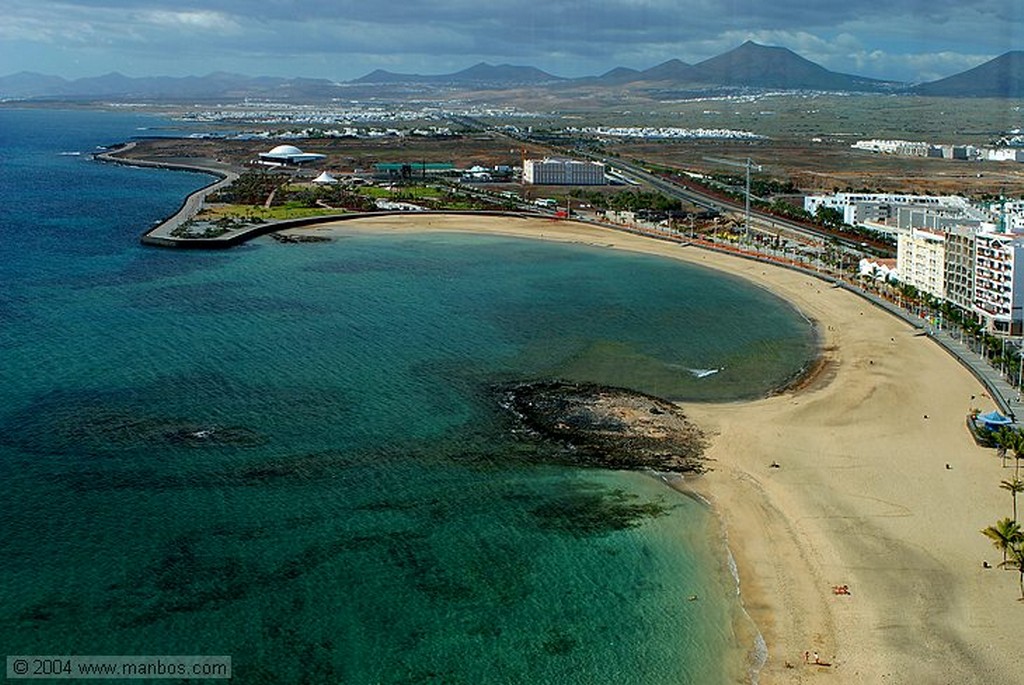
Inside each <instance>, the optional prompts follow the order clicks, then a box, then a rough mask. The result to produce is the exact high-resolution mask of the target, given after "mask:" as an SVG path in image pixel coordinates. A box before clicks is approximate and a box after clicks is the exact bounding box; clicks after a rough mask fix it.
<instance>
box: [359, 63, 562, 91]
mask: <svg viewBox="0 0 1024 685" xmlns="http://www.w3.org/2000/svg"><path fill="white" fill-rule="evenodd" d="M564 80H565V79H564V78H562V77H561V76H555V75H553V74H549V73H547V72H546V71H542V70H540V69H537V68H536V67H522V66H515V65H512V64H499V65H497V66H495V65H492V64H488V63H487V62H480V63H479V64H474V65H473V66H471V67H469V68H468V69H463V70H462V71H457V72H454V73H451V74H436V75H423V74H399V73H395V72H391V71H385V70H383V69H377V70H376V71H373V72H370V73H369V74H367V75H366V76H362V77H360V78H357V79H355V80H353V81H350V83H358V84H373V83H382V84H383V83H386V84H396V83H421V84H435V85H478V86H479V85H483V86H492V87H498V86H509V85H538V84H544V83H555V82H558V81H564Z"/></svg>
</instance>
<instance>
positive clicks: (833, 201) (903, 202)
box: [804, 193, 988, 235]
mask: <svg viewBox="0 0 1024 685" xmlns="http://www.w3.org/2000/svg"><path fill="white" fill-rule="evenodd" d="M819 207H828V208H831V209H836V210H838V211H840V212H842V214H843V222H844V223H847V224H850V225H851V226H867V227H868V228H872V229H875V230H876V231H880V232H882V233H889V234H890V235H895V234H896V229H897V228H909V227H910V226H909V225H905V224H901V223H899V216H900V213H901V211H903V210H907V209H913V210H917V211H918V212H919V213H925V214H931V215H941V216H945V217H954V218H956V219H958V220H959V219H973V220H986V219H988V216H987V215H986V214H985V213H984V212H983V211H981V210H979V209H977V208H975V207H973V206H972V205H971V203H970V202H968V201H967V199H966V198H963V197H960V196H959V195H895V194H891V193H836V194H835V195H808V196H806V197H805V198H804V209H805V210H806V211H808V212H810V213H811V214H814V213H815V212H817V211H818V208H819ZM918 223H919V224H920V222H918ZM918 227H921V226H920V225H918Z"/></svg>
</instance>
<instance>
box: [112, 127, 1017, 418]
mask: <svg viewBox="0 0 1024 685" xmlns="http://www.w3.org/2000/svg"><path fill="white" fill-rule="evenodd" d="M134 146H135V143H127V144H126V145H124V146H122V147H120V148H117V149H115V150H110V151H107V152H104V153H101V154H98V155H96V158H97V159H100V160H103V161H108V162H114V163H117V164H129V165H135V166H142V167H154V168H162V169H181V170H187V171H197V172H202V173H208V174H211V175H214V176H217V177H218V179H219V180H217V181H215V182H213V183H211V184H209V185H207V186H205V187H203V188H200V189H199V190H197V191H195V192H193V193H192V194H191V195H189V196H188V197H187V198H185V201H184V202H183V203H182V205H181V207H180V208H179V209H178V211H177V212H175V213H174V214H173V215H171V216H170V217H168V218H167V219H165V220H164V221H162V222H161V223H160V224H159V225H157V226H156V227H155V228H153V229H151V230H150V231H147V232H146V234H145V235H144V236H143V238H142V241H143V242H144V243H146V244H149V245H158V246H162V247H192V248H201V249H211V248H227V247H232V246H234V245H238V244H240V243H242V242H245V241H246V240H249V239H250V238H254V237H256V236H259V235H265V234H266V233H269V232H272V231H277V230H284V229H287V228H299V227H302V226H310V225H314V224H317V223H322V222H325V221H339V220H345V219H355V218H358V217H359V216H366V215H364V214H356V213H346V214H343V215H335V216H322V217H310V218H305V219H293V220H286V221H279V222H268V223H266V224H261V225H257V226H253V227H250V228H248V229H244V230H241V231H233V232H231V233H230V234H227V235H224V236H219V237H216V238H206V239H200V238H178V237H175V236H174V235H173V231H174V230H175V229H176V228H178V227H179V226H180V225H181V224H183V223H184V222H186V221H188V220H189V219H191V218H192V217H194V216H195V215H196V214H197V213H198V212H199V210H200V209H201V208H202V205H203V201H204V200H205V199H206V197H207V196H208V195H209V194H210V193H212V192H214V191H216V190H219V189H220V188H223V187H225V186H227V185H230V184H231V183H232V182H234V181H235V179H237V178H238V176H239V174H238V172H237V171H235V170H233V169H231V168H230V167H229V166H228V165H226V164H218V163H216V162H213V161H211V160H195V161H193V160H189V161H188V162H181V163H178V162H172V161H168V162H164V161H151V160H136V159H129V158H124V157H121V156H119V155H122V154H123V153H125V152H128V151H129V150H131V149H132V148H133V147H134ZM381 213H385V212H374V213H371V214H370V215H378V214H381ZM428 213H429V212H424V214H428ZM457 213H464V214H486V215H512V216H524V215H526V214H527V213H525V212H500V211H494V212H491V211H479V212H457ZM581 220H582V221H584V222H585V223H590V224H593V225H595V226H600V227H603V228H610V229H614V230H619V231H624V232H627V233H635V234H638V235H644V236H647V237H650V238H656V239H658V240H666V241H669V242H674V243H678V244H680V245H683V246H687V245H693V246H695V247H699V248H703V249H706V250H714V251H717V252H724V253H727V254H732V255H735V256H738V257H742V258H745V259H751V260H754V261H761V262H768V263H772V264H777V265H779V266H783V267H785V268H788V269H793V270H796V271H800V272H803V273H805V274H807V275H808V276H812V277H814V278H817V279H820V280H822V281H824V282H826V283H829V284H830V285H832V286H834V287H841V288H846V289H848V290H850V291H851V292H852V293H854V294H856V295H858V296H859V297H862V298H864V299H865V300H867V301H869V302H871V303H872V304H874V305H875V306H878V307H881V308H882V309H885V310H886V311H888V312H889V313H890V314H892V315H893V316H896V317H899V318H900V319H903V320H904V321H906V322H907V323H908V324H910V325H911V326H913V327H915V328H918V329H920V330H921V331H922V332H923V333H924V334H925V335H927V336H928V337H930V338H931V339H932V340H933V341H935V343H936V344H938V345H939V346H941V347H942V348H943V349H944V350H946V351H947V352H948V353H949V354H951V355H952V356H953V357H954V358H956V359H957V360H958V361H959V362H960V363H961V364H962V365H963V366H964V367H965V368H966V369H967V370H968V371H970V372H971V373H972V374H973V375H974V376H975V378H977V379H978V380H979V381H980V382H981V383H982V385H984V386H985V388H986V390H987V392H988V394H989V396H990V397H991V399H992V401H993V402H995V404H996V406H997V407H998V408H999V410H1000V411H1001V412H1003V413H1004V414H1006V415H1007V416H1010V417H1011V418H1014V419H1016V417H1017V416H1021V417H1024V412H1022V409H1024V403H1022V402H1021V399H1020V393H1019V391H1018V390H1017V389H1016V388H1015V387H1013V385H1012V384H1011V383H1010V382H1009V381H1008V380H1007V379H1006V378H1005V377H1003V375H1002V374H1000V373H999V370H998V369H996V368H994V367H993V366H992V365H991V364H989V363H988V361H987V360H986V359H985V358H984V357H983V356H982V355H981V354H979V353H978V352H975V351H974V350H973V349H972V348H971V346H970V345H969V344H968V342H969V341H965V340H963V339H962V336H959V335H958V336H954V335H952V334H951V332H950V331H949V330H948V329H942V328H936V327H934V326H932V325H931V324H929V323H928V322H927V321H925V320H924V319H922V318H921V317H919V316H917V315H915V314H914V313H912V312H909V311H907V310H905V309H903V308H901V307H898V306H897V305H895V304H894V303H892V302H889V301H888V300H886V299H884V298H881V297H879V296H878V295H876V294H874V293H871V292H868V291H866V290H864V289H863V288H861V287H860V286H859V285H858V284H856V283H851V282H848V281H844V280H842V279H841V278H839V277H837V276H836V275H835V274H832V273H829V272H828V271H827V270H823V269H822V268H821V267H820V266H815V265H814V264H813V263H808V262H807V261H802V260H797V259H794V258H792V257H790V256H789V255H787V254H785V253H779V252H773V251H771V250H769V249H766V248H758V247H755V248H750V247H744V246H739V245H736V244H733V243H729V242H717V241H712V240H706V239H703V238H697V237H696V236H689V237H687V236H686V235H684V234H681V233H678V232H676V231H668V230H662V229H660V228H652V227H644V226H624V225H621V224H611V223H608V222H605V221H599V220H597V219H596V218H582V219H581Z"/></svg>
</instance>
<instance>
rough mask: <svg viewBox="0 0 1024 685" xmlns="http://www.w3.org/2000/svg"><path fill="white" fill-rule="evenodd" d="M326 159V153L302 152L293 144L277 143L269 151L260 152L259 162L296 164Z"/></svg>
mask: <svg viewBox="0 0 1024 685" xmlns="http://www.w3.org/2000/svg"><path fill="white" fill-rule="evenodd" d="M324 159H327V155H321V154H318V153H316V152H303V151H302V150H300V149H299V148H297V147H295V146H294V145H278V146H277V147H275V148H274V149H273V150H271V151H270V152H261V153H260V164H266V165H268V166H298V165H300V164H308V163H310V162H319V161H321V160H324Z"/></svg>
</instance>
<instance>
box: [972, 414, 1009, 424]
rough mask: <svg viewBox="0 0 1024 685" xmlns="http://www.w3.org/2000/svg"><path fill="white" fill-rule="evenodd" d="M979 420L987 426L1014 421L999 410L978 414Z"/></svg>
mask: <svg viewBox="0 0 1024 685" xmlns="http://www.w3.org/2000/svg"><path fill="white" fill-rule="evenodd" d="M978 420H979V421H981V422H982V423H984V424H985V425H986V426H1006V425H1008V424H1011V423H1013V419H1009V418H1007V417H1005V416H1003V415H1002V414H1000V413H999V412H997V411H990V412H989V413H987V414H981V415H979V416H978Z"/></svg>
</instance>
